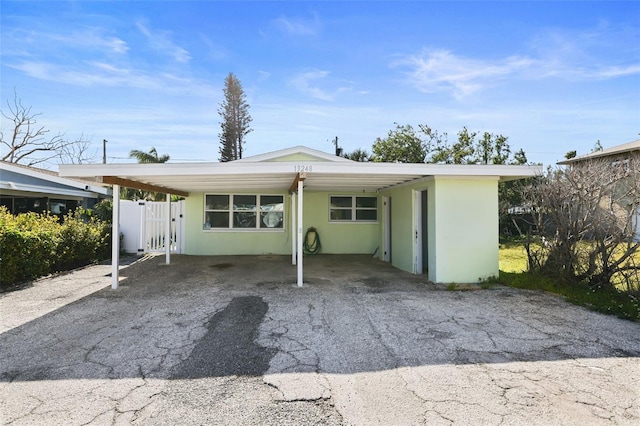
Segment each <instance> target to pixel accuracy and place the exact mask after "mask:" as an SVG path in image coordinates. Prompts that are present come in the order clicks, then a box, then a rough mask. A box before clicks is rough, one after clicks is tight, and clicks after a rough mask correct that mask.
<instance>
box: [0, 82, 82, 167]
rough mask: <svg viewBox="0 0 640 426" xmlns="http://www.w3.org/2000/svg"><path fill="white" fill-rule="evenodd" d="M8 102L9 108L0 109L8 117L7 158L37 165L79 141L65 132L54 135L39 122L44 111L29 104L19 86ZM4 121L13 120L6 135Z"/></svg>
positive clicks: (3, 140) (0, 134)
mask: <svg viewBox="0 0 640 426" xmlns="http://www.w3.org/2000/svg"><path fill="white" fill-rule="evenodd" d="M6 103H7V110H6V111H0V113H1V114H2V117H3V119H4V120H3V127H1V128H0V146H2V147H3V148H4V149H3V152H4V153H3V154H2V158H1V159H2V160H3V161H8V162H11V163H21V164H26V165H28V166H33V165H35V164H39V163H43V162H46V161H48V160H51V159H53V158H56V157H59V156H60V154H61V151H62V150H63V149H65V148H67V147H70V146H72V145H75V144H77V143H78V142H77V141H68V140H66V139H65V138H64V134H62V133H57V134H55V135H54V136H50V135H49V133H50V131H49V130H48V129H46V128H45V127H44V126H39V125H38V123H37V117H38V116H39V115H41V114H40V113H34V112H32V111H31V107H25V106H24V105H23V104H22V100H21V99H20V98H19V97H18V94H17V93H16V91H15V90H14V96H13V100H12V101H9V100H7V102H6ZM4 121H7V122H8V123H10V124H9V129H8V133H9V135H7V136H8V137H5V130H4ZM5 149H6V151H5Z"/></svg>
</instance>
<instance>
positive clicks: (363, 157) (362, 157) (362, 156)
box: [342, 148, 371, 163]
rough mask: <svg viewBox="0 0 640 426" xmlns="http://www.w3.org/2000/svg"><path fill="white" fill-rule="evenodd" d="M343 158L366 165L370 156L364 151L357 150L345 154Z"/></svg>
mask: <svg viewBox="0 0 640 426" xmlns="http://www.w3.org/2000/svg"><path fill="white" fill-rule="evenodd" d="M342 156H343V157H344V158H347V159H349V160H352V161H358V162H360V163H366V162H367V161H371V155H370V154H369V152H368V151H367V150H366V149H362V148H358V149H356V150H354V151H351V152H345V153H344V154H342Z"/></svg>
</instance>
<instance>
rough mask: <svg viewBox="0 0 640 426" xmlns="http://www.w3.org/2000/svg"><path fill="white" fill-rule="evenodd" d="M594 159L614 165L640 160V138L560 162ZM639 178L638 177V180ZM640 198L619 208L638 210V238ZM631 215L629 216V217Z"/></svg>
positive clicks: (575, 164)
mask: <svg viewBox="0 0 640 426" xmlns="http://www.w3.org/2000/svg"><path fill="white" fill-rule="evenodd" d="M592 160H605V161H608V162H610V164H611V165H612V166H616V165H624V164H625V163H626V162H629V161H640V139H639V140H636V141H633V142H629V143H625V144H622V145H617V146H614V147H611V148H607V149H603V150H602V151H595V152H592V153H589V154H585V155H581V156H579V157H574V158H571V159H569V160H564V161H560V162H559V163H558V164H560V165H565V166H569V167H580V165H582V164H585V163H587V162H589V161H592ZM637 179H638V178H637V177H636V180H637ZM639 202H640V200H626V201H624V202H623V203H622V204H626V205H621V206H618V208H619V209H620V210H621V211H622V210H623V209H624V210H626V212H627V213H626V214H625V213H621V215H627V214H628V212H629V211H630V210H629V209H635V211H636V220H635V228H636V231H635V235H636V239H640V206H639ZM628 217H629V216H627V218H628Z"/></svg>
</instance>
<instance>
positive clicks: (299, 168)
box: [293, 164, 312, 173]
mask: <svg viewBox="0 0 640 426" xmlns="http://www.w3.org/2000/svg"><path fill="white" fill-rule="evenodd" d="M311 167H312V166H311V165H310V164H296V165H295V166H293V171H294V172H296V173H299V172H306V173H309V172H311Z"/></svg>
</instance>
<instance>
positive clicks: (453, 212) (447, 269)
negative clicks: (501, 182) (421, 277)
mask: <svg viewBox="0 0 640 426" xmlns="http://www.w3.org/2000/svg"><path fill="white" fill-rule="evenodd" d="M435 188H436V190H435V200H434V216H435V221H436V223H435V226H436V232H435V248H436V250H437V253H436V256H435V259H434V262H435V271H434V272H435V274H434V276H433V277H432V275H431V271H430V273H429V278H430V279H431V280H432V281H435V282H447V283H449V282H458V283H468V282H478V281H479V280H483V279H485V278H488V277H491V276H496V275H498V249H499V246H498V179H497V178H495V179H490V178H489V179H474V180H471V179H444V178H442V179H437V180H436V181H435Z"/></svg>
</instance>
